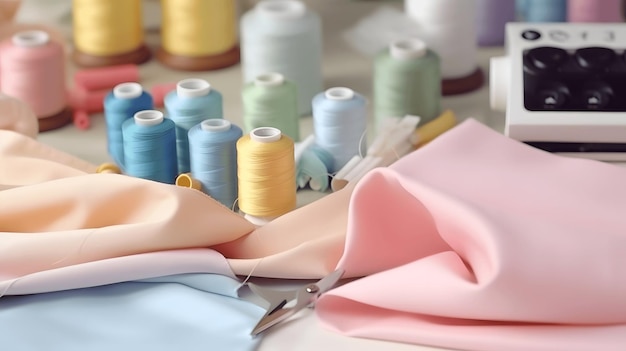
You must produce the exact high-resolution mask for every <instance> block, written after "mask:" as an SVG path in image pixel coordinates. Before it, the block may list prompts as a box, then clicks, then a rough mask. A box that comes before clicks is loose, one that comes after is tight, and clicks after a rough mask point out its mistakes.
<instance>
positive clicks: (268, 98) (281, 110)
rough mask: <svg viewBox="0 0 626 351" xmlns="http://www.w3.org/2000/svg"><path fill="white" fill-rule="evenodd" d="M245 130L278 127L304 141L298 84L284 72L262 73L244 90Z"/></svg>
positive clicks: (291, 136)
mask: <svg viewBox="0 0 626 351" xmlns="http://www.w3.org/2000/svg"><path fill="white" fill-rule="evenodd" d="M242 100H243V123H244V128H245V129H244V130H245V132H246V133H249V132H250V131H251V130H253V129H256V128H259V127H274V128H277V129H280V130H281V132H282V133H284V134H285V135H287V136H289V137H290V138H291V139H293V140H294V141H295V142H298V141H300V120H299V115H298V93H297V90H296V86H295V84H293V83H292V82H289V81H286V80H285V77H284V76H283V75H282V74H280V73H267V74H261V75H259V76H258V77H256V79H255V80H254V81H253V82H251V83H248V84H246V86H245V87H244V88H243V92H242Z"/></svg>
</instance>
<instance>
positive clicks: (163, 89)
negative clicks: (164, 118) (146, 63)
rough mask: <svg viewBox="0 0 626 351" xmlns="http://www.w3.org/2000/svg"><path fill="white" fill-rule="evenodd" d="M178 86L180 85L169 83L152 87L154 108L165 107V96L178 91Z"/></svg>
mask: <svg viewBox="0 0 626 351" xmlns="http://www.w3.org/2000/svg"><path fill="white" fill-rule="evenodd" d="M177 84H178V83H172V82H168V83H161V84H156V85H154V86H152V88H150V94H152V98H153V99H154V106H155V107H163V105H164V101H163V100H165V96H167V94H169V93H170V92H171V91H173V90H176V85H177Z"/></svg>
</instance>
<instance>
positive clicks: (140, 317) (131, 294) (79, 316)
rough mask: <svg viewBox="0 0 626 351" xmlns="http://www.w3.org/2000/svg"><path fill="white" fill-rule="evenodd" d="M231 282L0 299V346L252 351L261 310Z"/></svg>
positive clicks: (175, 280)
mask: <svg viewBox="0 0 626 351" xmlns="http://www.w3.org/2000/svg"><path fill="white" fill-rule="evenodd" d="M238 286H239V282H238V281H236V280H234V279H232V278H230V277H226V276H223V275H218V274H182V275H174V276H167V277H160V278H153V279H146V280H141V281H135V282H125V283H119V284H112V285H105V286H100V287H92V288H85V289H76V290H68V291H61V292H54V293H46V294H36V295H25V296H5V297H2V298H0V343H1V344H0V349H2V350H11V351H35V350H37V351H39V350H47V351H55V350H58V351H73V350H77V351H78V350H80V351H87V350H89V351H100V350H101V351H111V350H116V351H125V350H128V351H140V350H150V351H161V350H163V351H165V350H167V351H174V350H175V351H178V350H180V351H195V350H202V351H208V350H228V351H238V350H254V349H256V347H257V344H258V341H259V338H258V337H256V338H253V337H251V336H250V331H252V329H253V328H254V326H255V325H256V323H257V322H258V321H259V320H260V318H261V317H262V316H263V314H264V313H265V311H264V310H263V309H262V308H261V307H259V306H257V305H254V304H252V303H250V302H247V301H243V300H240V299H238V298H237V295H236V289H237V287H238Z"/></svg>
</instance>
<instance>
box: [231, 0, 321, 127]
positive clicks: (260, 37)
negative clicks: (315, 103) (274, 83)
mask: <svg viewBox="0 0 626 351" xmlns="http://www.w3.org/2000/svg"><path fill="white" fill-rule="evenodd" d="M321 54H322V35H321V22H320V19H319V16H318V15H317V14H315V13H313V12H312V11H310V10H309V9H307V7H306V6H305V4H304V3H302V2H300V1H296V0H274V1H269V0H264V1H260V2H259V3H258V4H257V5H256V6H255V7H254V8H253V9H252V10H250V11H248V12H247V13H245V14H244V16H243V17H242V19H241V60H242V70H243V75H244V81H245V82H246V83H247V82H252V81H254V80H255V79H256V78H257V77H258V76H259V75H262V74H266V73H270V72H274V73H280V74H281V75H283V76H284V77H285V79H286V80H288V81H290V82H293V83H294V84H295V85H296V89H297V92H298V112H299V113H300V114H301V115H305V114H308V113H309V112H311V100H312V99H313V97H314V96H315V94H317V93H318V92H320V91H321V90H322V70H321Z"/></svg>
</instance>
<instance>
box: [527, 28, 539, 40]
mask: <svg viewBox="0 0 626 351" xmlns="http://www.w3.org/2000/svg"><path fill="white" fill-rule="evenodd" d="M522 38H524V39H526V40H537V39H539V38H541V34H540V33H539V32H537V31H536V30H532V29H529V30H525V31H524V32H522Z"/></svg>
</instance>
